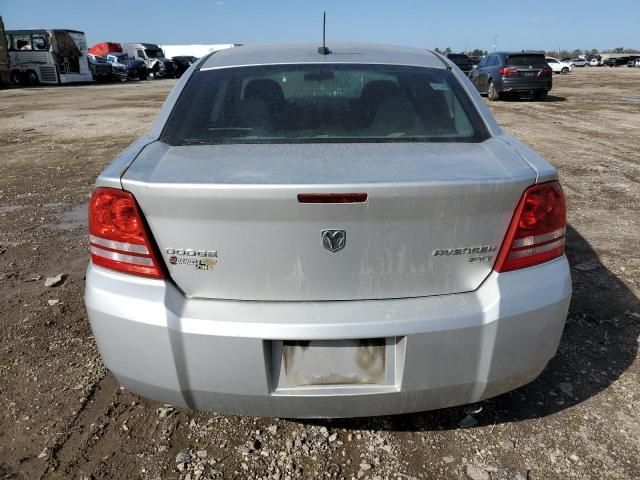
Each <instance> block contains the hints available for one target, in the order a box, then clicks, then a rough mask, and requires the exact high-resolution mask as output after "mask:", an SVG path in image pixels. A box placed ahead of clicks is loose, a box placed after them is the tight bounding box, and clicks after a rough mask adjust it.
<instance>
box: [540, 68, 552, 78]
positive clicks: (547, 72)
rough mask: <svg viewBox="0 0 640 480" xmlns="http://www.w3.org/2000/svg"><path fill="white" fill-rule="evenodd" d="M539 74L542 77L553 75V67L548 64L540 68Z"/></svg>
mask: <svg viewBox="0 0 640 480" xmlns="http://www.w3.org/2000/svg"><path fill="white" fill-rule="evenodd" d="M539 75H540V76H542V77H550V76H552V75H553V69H552V68H551V67H549V66H546V67H544V68H543V69H542V70H540V74H539Z"/></svg>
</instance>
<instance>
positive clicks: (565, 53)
mask: <svg viewBox="0 0 640 480" xmlns="http://www.w3.org/2000/svg"><path fill="white" fill-rule="evenodd" d="M435 51H436V52H438V53H443V54H445V55H447V54H449V53H454V51H453V50H452V49H451V47H447V48H445V49H443V50H441V49H440V48H438V47H436V48H435ZM540 51H544V49H540ZM461 53H466V54H467V55H469V56H472V57H483V56H485V55H488V54H489V51H488V50H482V49H480V48H475V49H473V50H468V51H466V52H461ZM601 53H636V54H638V53H640V50H637V49H635V48H625V47H616V48H611V49H606V50H598V49H597V48H592V49H591V50H580V49H578V48H577V49H575V50H549V51H546V52H545V55H547V56H551V57H560V58H565V57H569V58H576V57H578V56H580V55H590V56H596V55H600V54H601Z"/></svg>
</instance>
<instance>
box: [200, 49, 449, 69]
mask: <svg viewBox="0 0 640 480" xmlns="http://www.w3.org/2000/svg"><path fill="white" fill-rule="evenodd" d="M318 46H319V44H318V43H301V44H281V45H243V46H241V47H234V48H227V49H224V50H219V51H217V52H215V54H213V55H211V56H209V57H208V58H207V59H206V60H205V62H204V63H203V64H202V65H201V66H200V70H207V69H213V68H228V67H238V66H247V65H273V64H292V63H365V64H388V65H411V66H419V67H431V68H448V67H449V66H448V64H446V63H445V62H444V61H443V60H441V58H440V57H438V56H437V55H435V54H434V53H433V52H430V51H429V50H426V49H421V48H411V47H398V46H391V45H373V44H364V43H329V44H328V45H327V47H328V48H329V50H330V51H331V53H330V54H328V55H321V54H319V53H318Z"/></svg>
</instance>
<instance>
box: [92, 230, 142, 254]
mask: <svg viewBox="0 0 640 480" xmlns="http://www.w3.org/2000/svg"><path fill="white" fill-rule="evenodd" d="M89 241H90V242H91V243H95V244H96V245H100V246H103V247H107V248H113V249H114V250H120V251H123V252H132V253H144V254H145V255H149V250H148V249H147V247H146V246H145V245H136V244H135V243H126V242H118V241H116V240H107V239H106V238H102V237H96V236H95V235H89Z"/></svg>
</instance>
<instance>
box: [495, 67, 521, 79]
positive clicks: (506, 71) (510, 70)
mask: <svg viewBox="0 0 640 480" xmlns="http://www.w3.org/2000/svg"><path fill="white" fill-rule="evenodd" d="M499 73H500V75H502V76H503V77H508V76H510V75H517V74H518V69H517V68H516V67H504V68H501V69H500V70H499Z"/></svg>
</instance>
